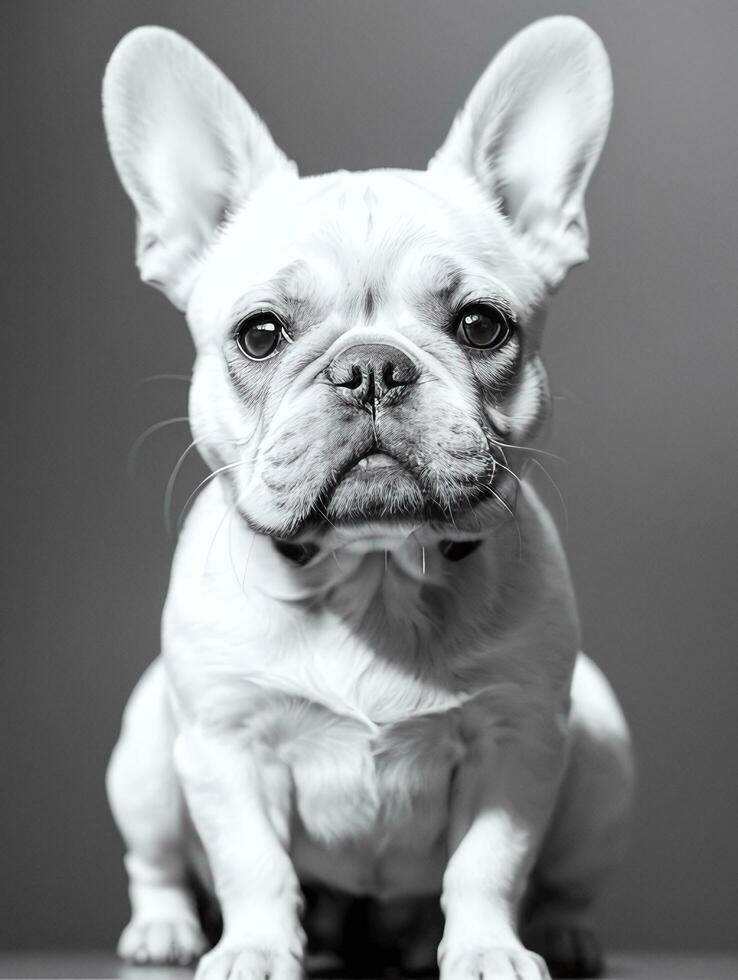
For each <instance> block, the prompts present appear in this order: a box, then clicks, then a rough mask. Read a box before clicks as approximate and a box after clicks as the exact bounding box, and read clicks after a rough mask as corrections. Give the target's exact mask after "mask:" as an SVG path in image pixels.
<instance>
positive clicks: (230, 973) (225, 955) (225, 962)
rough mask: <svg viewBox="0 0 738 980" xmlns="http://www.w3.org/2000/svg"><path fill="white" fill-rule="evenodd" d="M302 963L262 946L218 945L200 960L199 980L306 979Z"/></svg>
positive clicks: (285, 954)
mask: <svg viewBox="0 0 738 980" xmlns="http://www.w3.org/2000/svg"><path fill="white" fill-rule="evenodd" d="M302 977H303V969H302V963H301V961H300V960H299V959H298V958H297V957H296V956H293V955H292V954H290V953H287V952H282V951H281V950H280V951H277V950H272V949H266V948H260V947H258V946H222V945H220V944H219V945H218V946H216V947H215V949H213V950H211V951H210V952H209V953H207V954H206V955H205V956H203V958H202V959H201V960H200V964H199V966H198V968H197V972H196V973H195V980H302Z"/></svg>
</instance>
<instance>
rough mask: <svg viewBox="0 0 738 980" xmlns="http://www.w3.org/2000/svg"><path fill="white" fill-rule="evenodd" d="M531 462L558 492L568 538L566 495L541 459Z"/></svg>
mask: <svg viewBox="0 0 738 980" xmlns="http://www.w3.org/2000/svg"><path fill="white" fill-rule="evenodd" d="M529 462H530V463H535V465H536V466H537V467H538V469H539V470H542V471H543V473H544V475H545V476H546V478H547V479H548V482H549V483H550V484H551V486H552V487H553V488H554V490H555V491H556V495H557V496H558V498H559V503H560V504H561V510H562V512H563V515H564V533H565V535H566V536H567V537H568V535H569V512H568V510H567V509H566V501H565V500H564V495H563V493H562V492H561V488H560V487H559V485H558V483H557V482H556V480H554V478H553V477H552V476H551V474H550V473H549V472H548V470H547V469H546V467H545V466H544V465H543V463H542V462H541V461H540V460H539V459H531V460H529Z"/></svg>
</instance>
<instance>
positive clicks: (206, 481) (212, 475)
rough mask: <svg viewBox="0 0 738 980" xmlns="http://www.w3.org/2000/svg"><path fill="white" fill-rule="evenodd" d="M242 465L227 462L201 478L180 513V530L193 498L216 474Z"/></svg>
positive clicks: (178, 522)
mask: <svg viewBox="0 0 738 980" xmlns="http://www.w3.org/2000/svg"><path fill="white" fill-rule="evenodd" d="M240 465H241V464H240V463H226V465H225V466H221V467H219V468H218V469H217V470H213V472H212V473H208V475H207V476H206V477H205V479H204V480H201V481H200V483H198V485H197V486H196V487H195V489H194V490H193V491H192V493H191V494H190V495H189V497H188V498H187V500H186V501H185V505H184V507H183V508H182V511H181V513H180V515H179V520H178V521H177V530H178V531H179V530H181V528H182V522H183V521H184V517H185V514H186V513H187V508H188V507H189V505H190V502H191V501H192V500H194V498H195V497H196V496H197V494H198V493H199V492H200V491H201V490H202V489H203V488H204V487H205V486H206V485H207V484H208V483H210V481H211V480H214V479H215V477H216V476H219V475H220V474H221V473H226V472H227V471H228V470H236V469H238V467H239V466H240Z"/></svg>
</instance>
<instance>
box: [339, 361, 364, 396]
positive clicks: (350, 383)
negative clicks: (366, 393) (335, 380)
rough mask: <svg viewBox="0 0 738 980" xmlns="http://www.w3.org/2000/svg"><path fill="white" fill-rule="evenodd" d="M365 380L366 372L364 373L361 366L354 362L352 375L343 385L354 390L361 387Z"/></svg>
mask: <svg viewBox="0 0 738 980" xmlns="http://www.w3.org/2000/svg"><path fill="white" fill-rule="evenodd" d="M363 381H364V373H363V371H362V370H361V368H360V367H359V365H358V364H352V365H351V377H350V378H349V379H348V380H347V381H344V383H343V387H344V388H351V389H352V390H353V389H354V388H360V387H361V385H362V383H363Z"/></svg>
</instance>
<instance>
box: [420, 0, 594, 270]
mask: <svg viewBox="0 0 738 980" xmlns="http://www.w3.org/2000/svg"><path fill="white" fill-rule="evenodd" d="M611 107H612V77H611V74H610V63H609V60H608V57H607V54H606V52H605V49H604V47H603V45H602V42H601V41H600V39H599V37H598V36H597V35H596V34H595V33H594V31H593V30H591V28H589V27H588V26H587V25H586V24H584V23H583V22H582V21H581V20H578V19H577V18H576V17H548V18H545V19H544V20H539V21H536V22H535V23H534V24H531V25H530V26H529V27H527V28H526V29H525V30H523V31H521V32H520V33H519V34H517V35H516V36H515V37H513V38H512V40H511V41H509V42H508V43H507V44H506V45H505V47H504V48H503V49H502V50H501V51H500V53H499V54H498V55H497V57H496V58H495V59H494V60H493V61H492V63H491V64H490V66H489V67H488V68H487V70H486V71H485V72H484V74H483V75H482V77H481V78H480V79H479V81H478V82H477V84H476V86H475V87H474V89H473V90H472V93H471V95H470V96H469V98H468V100H467V102H466V104H465V106H464V108H463V109H462V110H461V112H460V113H459V115H458V116H457V117H456V119H455V121H454V124H453V126H452V127H451V131H450V132H449V134H448V137H447V138H446V141H445V143H444V144H443V146H442V147H441V149H440V150H439V151H438V152H437V153H436V155H435V156H434V157H433V159H432V160H431V162H430V164H429V169H430V168H437V167H445V166H452V167H455V168H461V170H462V171H463V172H464V173H466V174H469V175H471V176H473V177H474V178H475V179H476V180H477V181H478V182H479V183H480V184H481V185H482V187H483V188H484V190H485V191H486V193H487V194H488V195H489V197H490V198H491V199H492V200H494V201H495V202H496V203H497V204H498V206H499V207H500V209H501V210H502V212H503V213H504V214H505V216H506V217H507V218H508V219H509V220H510V222H511V224H512V227H513V229H514V230H515V231H516V232H517V233H518V234H519V235H521V236H522V237H523V238H524V240H525V242H526V244H527V245H528V246H529V251H530V254H531V256H532V257H533V260H534V262H535V264H536V266H537V267H538V268H539V270H540V272H541V274H542V275H543V277H544V279H545V280H546V281H547V283H548V285H549V288H552V289H554V288H556V286H558V285H559V283H560V282H561V280H562V279H563V278H564V276H565V275H566V273H567V271H568V270H569V269H570V268H571V267H572V266H574V265H578V264H579V263H580V262H584V261H585V260H586V259H587V246H588V243H589V233H588V230H587V219H586V216H585V212H584V192H585V190H586V187H587V183H588V181H589V178H590V176H591V174H592V171H593V170H594V167H595V164H596V163H597V160H598V158H599V155H600V151H601V150H602V146H603V144H604V142H605V137H606V135H607V129H608V126H609V122H610V111H611Z"/></svg>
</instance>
